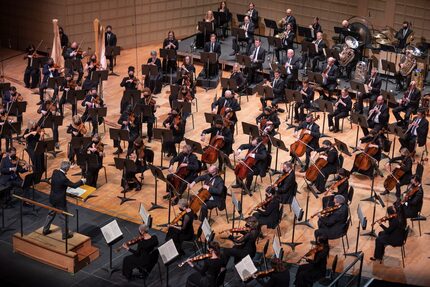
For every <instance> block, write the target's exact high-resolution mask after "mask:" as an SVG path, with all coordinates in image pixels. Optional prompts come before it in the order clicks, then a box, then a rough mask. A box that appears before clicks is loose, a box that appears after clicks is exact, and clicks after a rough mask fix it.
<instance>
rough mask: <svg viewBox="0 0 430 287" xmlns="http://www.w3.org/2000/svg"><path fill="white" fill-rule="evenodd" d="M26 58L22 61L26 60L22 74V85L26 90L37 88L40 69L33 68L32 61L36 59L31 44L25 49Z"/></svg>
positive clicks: (34, 50)
mask: <svg viewBox="0 0 430 287" xmlns="http://www.w3.org/2000/svg"><path fill="white" fill-rule="evenodd" d="M26 52H27V56H26V57H25V58H24V59H27V66H26V68H25V72H24V84H25V87H26V88H27V89H28V88H30V89H35V88H37V84H38V83H39V82H40V69H39V68H38V67H37V68H36V67H34V64H33V62H34V59H36V58H37V57H38V54H37V51H36V48H35V47H34V45H33V44H31V45H29V46H28V47H27V49H26Z"/></svg>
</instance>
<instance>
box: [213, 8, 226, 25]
mask: <svg viewBox="0 0 430 287" xmlns="http://www.w3.org/2000/svg"><path fill="white" fill-rule="evenodd" d="M213 14H214V18H215V21H216V22H215V23H216V25H217V27H220V26H221V23H223V24H224V23H227V15H226V14H225V13H224V12H218V11H213Z"/></svg>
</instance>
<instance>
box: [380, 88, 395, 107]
mask: <svg viewBox="0 0 430 287" xmlns="http://www.w3.org/2000/svg"><path fill="white" fill-rule="evenodd" d="M381 95H382V96H383V97H384V100H386V101H387V104H388V105H389V104H391V106H396V107H397V105H398V103H397V101H396V96H395V95H394V94H393V93H392V92H387V91H384V90H382V91H381Z"/></svg>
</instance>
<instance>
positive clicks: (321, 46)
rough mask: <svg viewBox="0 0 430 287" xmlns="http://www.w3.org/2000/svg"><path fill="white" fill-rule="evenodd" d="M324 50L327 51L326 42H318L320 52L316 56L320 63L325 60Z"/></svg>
mask: <svg viewBox="0 0 430 287" xmlns="http://www.w3.org/2000/svg"><path fill="white" fill-rule="evenodd" d="M317 41H318V40H317ZM324 49H327V44H326V43H325V41H324V40H321V41H320V42H318V50H317V51H316V52H317V53H316V55H315V56H316V57H317V58H318V60H320V61H323V60H324V59H325V55H324Z"/></svg>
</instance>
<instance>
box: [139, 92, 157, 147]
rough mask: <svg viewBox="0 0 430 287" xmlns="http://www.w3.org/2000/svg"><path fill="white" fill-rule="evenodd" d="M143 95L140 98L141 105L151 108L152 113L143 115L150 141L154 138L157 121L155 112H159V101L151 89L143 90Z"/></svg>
mask: <svg viewBox="0 0 430 287" xmlns="http://www.w3.org/2000/svg"><path fill="white" fill-rule="evenodd" d="M142 95H143V97H142V98H141V99H140V100H139V105H140V106H142V107H143V108H149V111H150V115H148V116H142V123H146V136H147V138H148V142H149V143H150V142H151V140H152V129H153V127H154V122H155V113H156V112H157V107H158V106H157V105H156V104H157V102H156V101H155V100H154V99H153V98H152V93H151V90H150V89H148V88H144V89H143V91H142Z"/></svg>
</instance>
